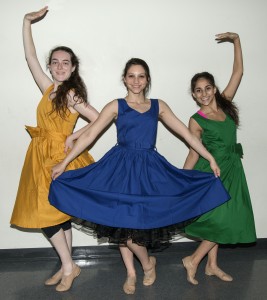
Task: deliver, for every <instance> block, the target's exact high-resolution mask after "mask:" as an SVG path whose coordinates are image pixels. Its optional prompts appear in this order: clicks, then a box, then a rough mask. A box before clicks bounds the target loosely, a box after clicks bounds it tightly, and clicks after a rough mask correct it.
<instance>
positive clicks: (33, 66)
mask: <svg viewBox="0 0 267 300" xmlns="http://www.w3.org/2000/svg"><path fill="white" fill-rule="evenodd" d="M47 9H48V8H47V6H46V7H44V8H42V9H40V10H39V11H37V12H31V13H28V14H26V15H25V16H24V19H23V27H22V34H23V46H24V52H25V58H26V60H27V63H28V66H29V68H30V70H31V73H32V76H33V78H34V80H35V82H36V83H37V85H38V87H39V88H40V90H41V92H42V93H44V91H45V90H46V89H47V88H48V87H49V86H50V85H51V84H52V81H51V79H50V78H49V77H48V76H47V75H46V74H45V72H44V71H43V69H42V67H41V65H40V63H39V60H38V58H37V54H36V49H35V45H34V42H33V37H32V29H31V26H32V23H33V22H35V21H39V20H40V19H42V18H43V17H44V16H45V14H46V13H47Z"/></svg>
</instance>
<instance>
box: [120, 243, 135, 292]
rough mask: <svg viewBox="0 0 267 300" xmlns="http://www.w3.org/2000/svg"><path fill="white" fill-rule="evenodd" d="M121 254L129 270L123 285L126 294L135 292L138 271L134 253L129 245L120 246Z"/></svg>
mask: <svg viewBox="0 0 267 300" xmlns="http://www.w3.org/2000/svg"><path fill="white" fill-rule="evenodd" d="M120 252H121V256H122V259H123V262H124V265H125V267H126V270H127V278H126V281H125V283H124V285H123V290H124V292H125V293H126V294H134V292H135V284H136V272H135V267H134V255H133V252H132V251H131V250H129V248H128V247H127V246H120Z"/></svg>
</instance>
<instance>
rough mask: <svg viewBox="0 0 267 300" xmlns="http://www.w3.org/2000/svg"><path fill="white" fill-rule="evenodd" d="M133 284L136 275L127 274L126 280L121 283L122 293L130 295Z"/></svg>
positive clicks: (133, 287)
mask: <svg viewBox="0 0 267 300" xmlns="http://www.w3.org/2000/svg"><path fill="white" fill-rule="evenodd" d="M135 284H136V277H135V276H132V277H130V276H127V278H126V281H125V282H124V285H123V290H124V293H125V294H127V295H132V294H134V293H135Z"/></svg>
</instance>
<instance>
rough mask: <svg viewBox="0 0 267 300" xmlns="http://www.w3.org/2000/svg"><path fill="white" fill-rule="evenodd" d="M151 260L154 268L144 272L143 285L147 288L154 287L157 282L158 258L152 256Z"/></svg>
mask: <svg viewBox="0 0 267 300" xmlns="http://www.w3.org/2000/svg"><path fill="white" fill-rule="evenodd" d="M149 260H150V262H151V264H152V268H151V269H150V270H148V271H146V272H144V279H143V285H145V286H149V285H152V284H153V283H154V281H155V280H156V257H154V256H150V257H149Z"/></svg>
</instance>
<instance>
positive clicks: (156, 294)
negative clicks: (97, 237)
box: [0, 239, 267, 300]
mask: <svg viewBox="0 0 267 300" xmlns="http://www.w3.org/2000/svg"><path fill="white" fill-rule="evenodd" d="M196 246H197V243H194V242H192V243H175V244H173V245H172V246H171V247H169V248H168V249H166V250H164V251H162V252H156V253H154V254H153V255H155V256H156V257H157V280H156V282H155V283H154V285H153V286H150V287H145V286H143V285H142V270H141V267H140V265H139V264H138V262H136V267H137V272H138V274H137V275H138V282H137V288H136V293H135V294H134V295H125V294H124V292H123V290H122V285H123V283H124V280H125V276H126V275H125V269H124V266H123V263H122V261H121V258H120V255H119V251H118V249H117V248H116V247H106V246H100V247H85V248H75V249H74V259H75V261H76V262H77V264H79V265H80V266H81V268H82V272H81V274H80V276H79V277H78V278H77V279H76V280H75V281H74V284H73V286H72V288H71V290H69V291H68V292H63V293H59V292H56V291H55V287H53V286H52V287H47V286H44V284H43V283H44V281H45V280H46V279H47V278H48V277H50V275H51V274H52V273H54V272H55V271H56V270H57V269H58V268H59V262H58V259H57V257H56V256H55V252H54V251H53V249H21V250H0V299H3V300H20V299H27V300H33V299H34V300H42V299H49V300H50V299H51V300H53V299H63V300H78V299H79V300H80V299H81V300H83V299H91V300H98V299H101V300H106V299H108V300H120V299H129V300H132V299H135V300H136V299H138V300H157V299H160V300H165V299H166V300H172V299H227V300H230V299H242V300H246V299H248V300H251V299H255V300H261V299H267V239H261V240H259V241H258V242H257V244H256V245H253V246H250V247H241V246H239V247H234V248H231V247H224V248H221V249H220V252H219V264H220V266H221V267H222V269H224V270H225V271H227V272H228V273H229V274H231V275H232V276H233V277H234V281H233V282H230V283H229V282H222V281H220V280H219V279H217V278H215V277H209V276H206V275H205V274H204V266H205V261H203V262H202V264H201V266H200V267H199V270H198V273H197V279H198V280H199V285H198V286H193V285H191V284H189V283H188V282H187V281H186V273H185V270H184V268H183V266H182V263H181V259H182V258H183V257H184V256H186V255H188V254H189V253H191V252H192V251H193V250H194V249H195V248H196Z"/></svg>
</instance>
